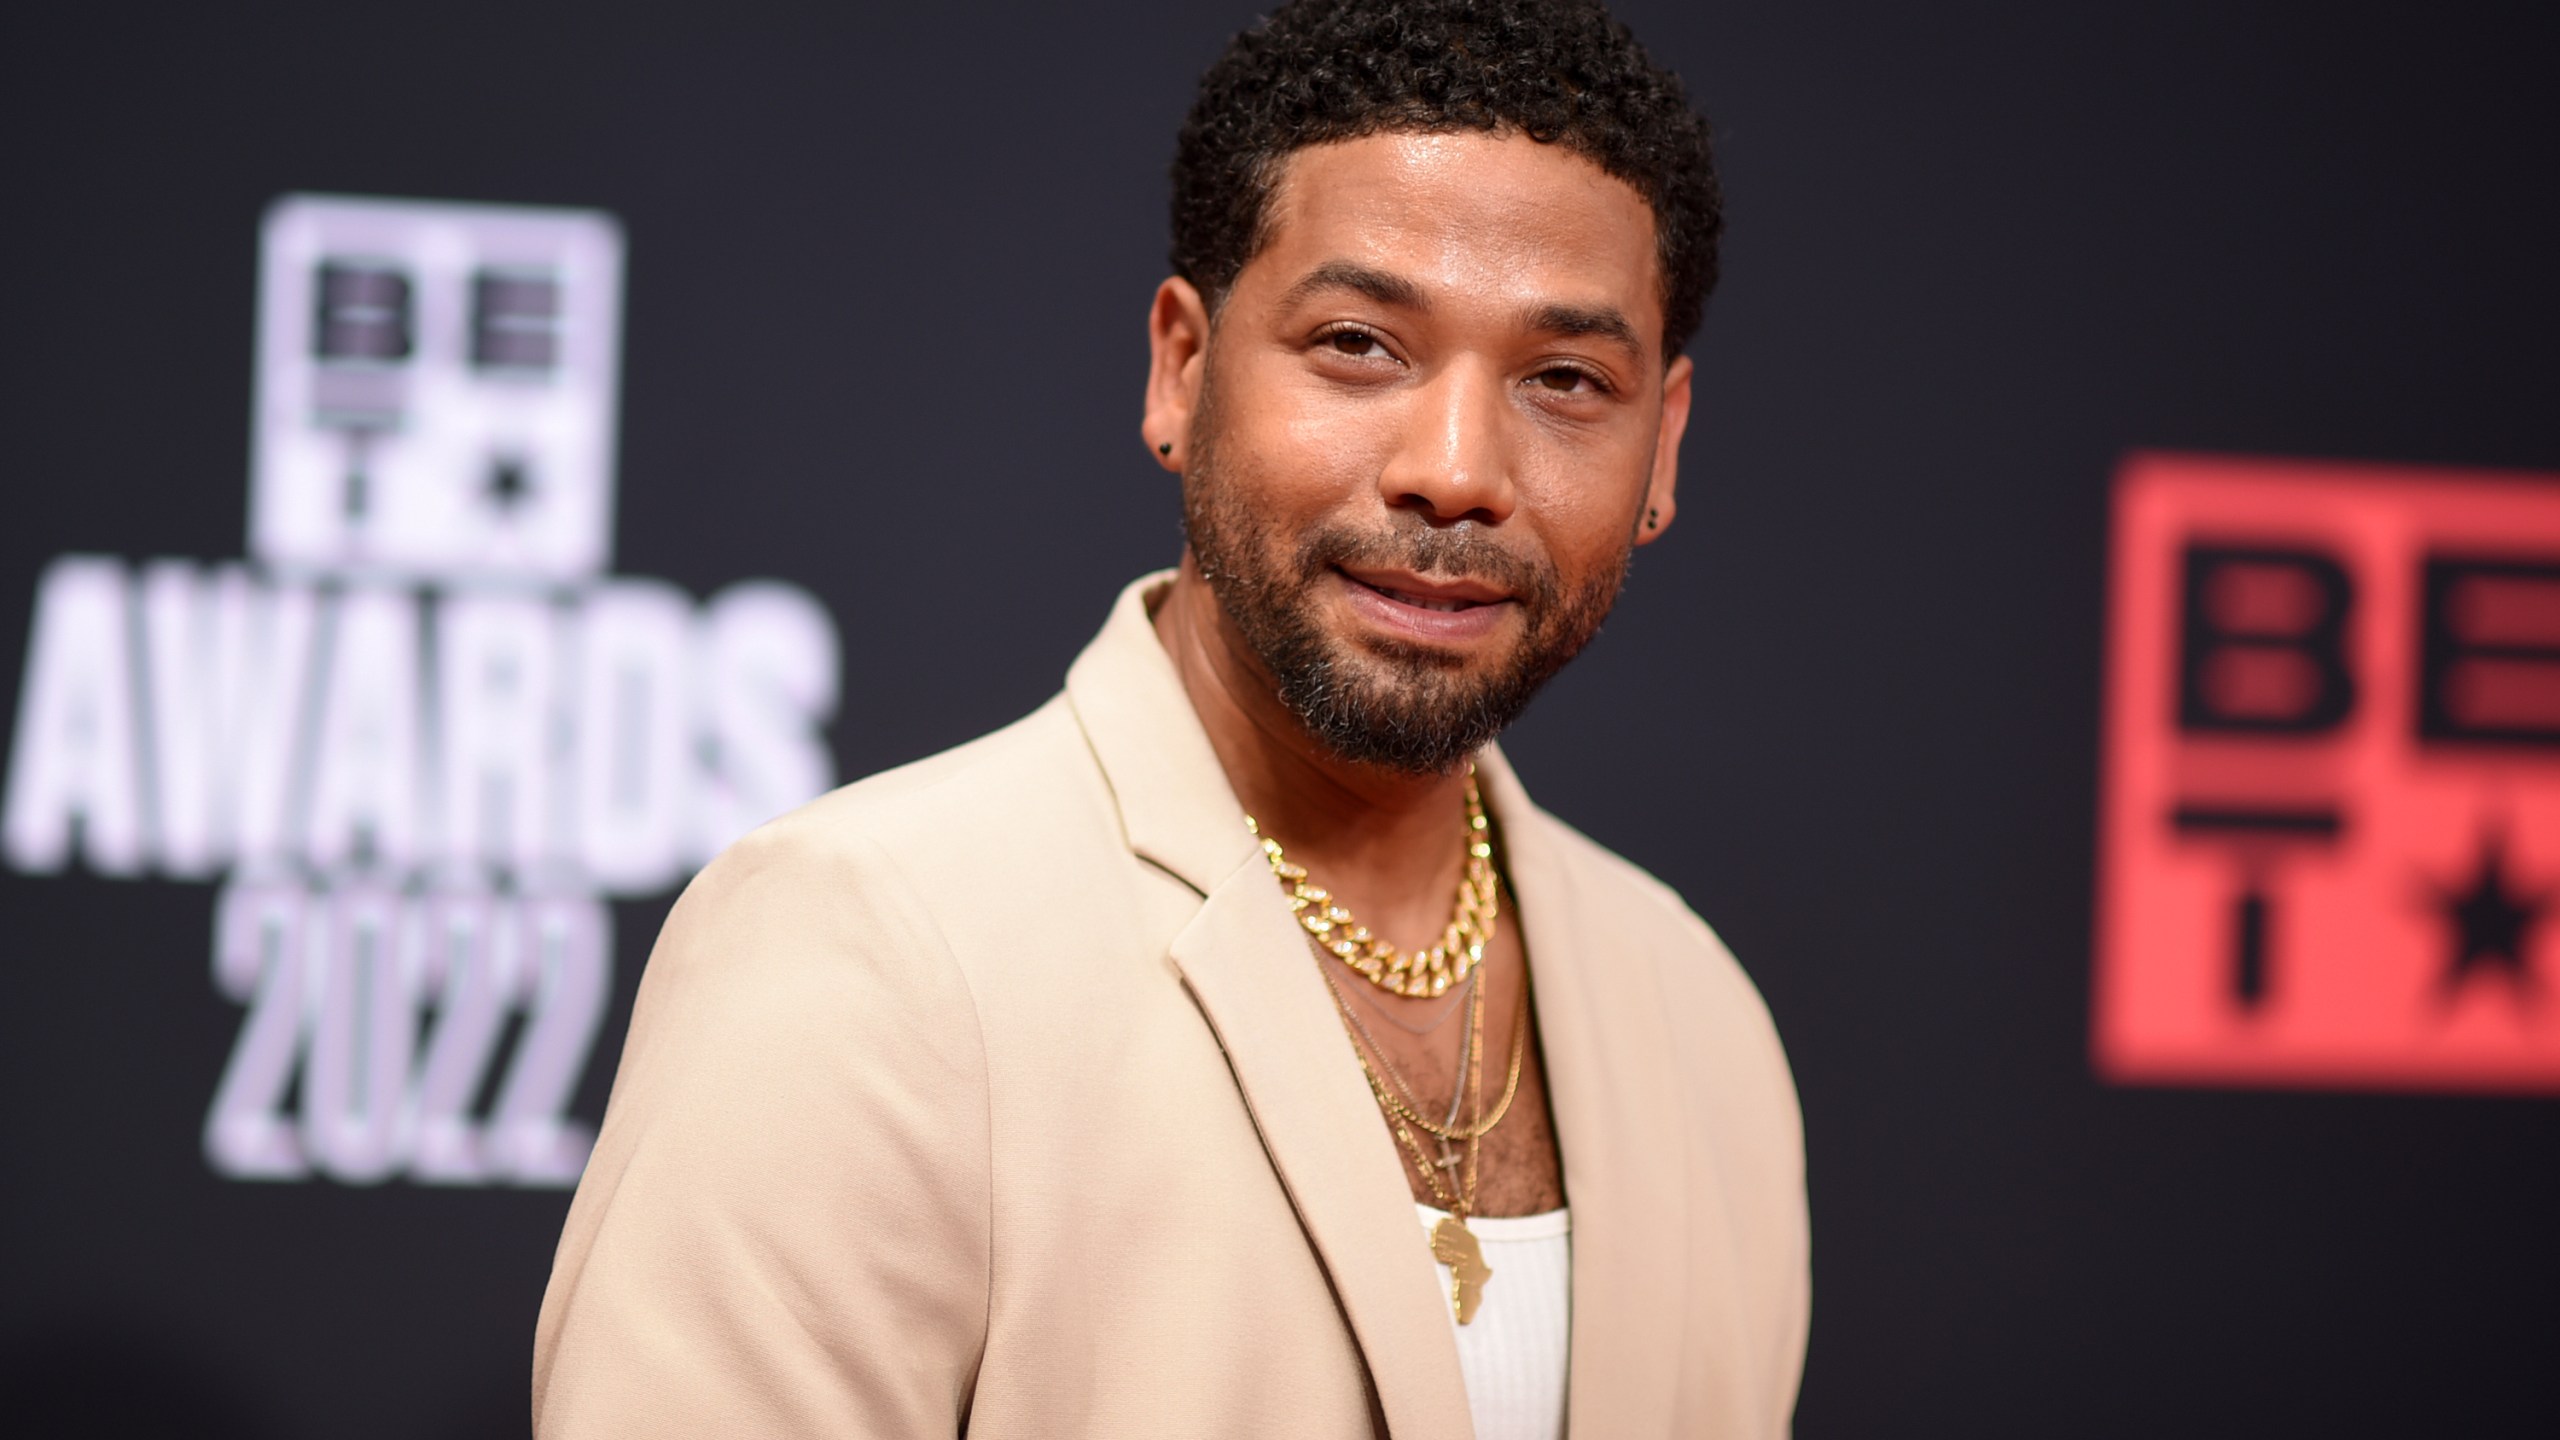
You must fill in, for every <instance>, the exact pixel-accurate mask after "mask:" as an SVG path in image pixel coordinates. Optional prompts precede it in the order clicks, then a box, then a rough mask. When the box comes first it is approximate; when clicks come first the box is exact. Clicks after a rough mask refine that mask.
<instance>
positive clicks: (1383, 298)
mask: <svg viewBox="0 0 2560 1440" xmlns="http://www.w3.org/2000/svg"><path fill="white" fill-rule="evenodd" d="M1327 290H1349V291H1352V292H1354V293H1355V294H1360V295H1366V296H1368V297H1369V298H1370V299H1372V300H1375V301H1377V302H1378V303H1379V304H1381V305H1392V306H1395V307H1396V308H1397V309H1399V310H1428V309H1430V308H1431V301H1430V300H1429V299H1428V298H1427V297H1426V296H1424V295H1423V293H1422V287H1421V286H1419V285H1416V284H1414V283H1413V282H1412V281H1410V280H1407V279H1406V278H1404V277H1403V276H1401V275H1396V274H1392V273H1390V272H1388V271H1385V270H1373V269H1371V268H1370V267H1368V266H1366V265H1359V264H1354V263H1353V262H1351V261H1349V260H1327V261H1326V262H1324V263H1323V264H1321V265H1318V266H1317V267H1316V268H1314V269H1313V270H1310V271H1308V272H1307V273H1306V274H1305V275H1303V276H1301V277H1299V279H1298V283H1297V284H1295V285H1292V286H1290V287H1289V291H1288V293H1287V294H1285V295H1283V296H1281V297H1280V303H1281V304H1282V305H1284V306H1288V305H1295V304H1297V303H1298V302H1300V301H1302V300H1305V299H1307V298H1308V297H1310V296H1313V295H1319V294H1322V293H1323V292H1325V291H1327Z"/></svg>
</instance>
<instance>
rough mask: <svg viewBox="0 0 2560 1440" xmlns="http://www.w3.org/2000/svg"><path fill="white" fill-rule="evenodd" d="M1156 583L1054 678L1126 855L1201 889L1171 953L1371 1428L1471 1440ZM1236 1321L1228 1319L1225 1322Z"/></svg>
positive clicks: (1435, 1316) (1390, 1145)
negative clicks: (1291, 1209) (1258, 1147)
mask: <svg viewBox="0 0 2560 1440" xmlns="http://www.w3.org/2000/svg"><path fill="white" fill-rule="evenodd" d="M1169 579H1170V576H1169V575H1166V574H1161V573H1160V574H1157V575H1151V576H1148V577H1146V578H1145V579H1142V580H1140V581H1138V582H1137V583H1136V584H1133V585H1131V586H1130V587H1129V588H1128V589H1126V590H1125V591H1123V592H1122V593H1121V596H1120V601H1119V604H1118V605H1116V606H1114V607H1113V609H1112V613H1111V618H1110V620H1109V621H1108V622H1107V623H1106V624H1105V625H1104V626H1103V630H1102V634H1101V635H1100V636H1099V637H1097V638H1096V639H1095V640H1094V642H1093V644H1092V645H1090V646H1089V647H1087V648H1086V650H1085V652H1084V654H1083V655H1081V656H1080V657H1078V658H1077V660H1076V663H1075V666H1074V668H1073V669H1071V670H1070V671H1069V672H1068V674H1067V698H1068V702H1069V703H1070V704H1071V705H1072V706H1073V707H1074V709H1075V711H1076V716H1077V719H1078V721H1079V722H1080V723H1081V724H1082V726H1083V727H1084V732H1085V738H1086V741H1087V743H1089V744H1090V745H1091V746H1092V747H1093V752H1094V758H1095V759H1096V761H1097V762H1098V763H1099V764H1100V766H1101V768H1102V772H1103V776H1104V778H1105V779H1106V780H1107V781H1108V782H1109V784H1110V786H1111V790H1112V793H1113V796H1114V798H1115V799H1116V800H1117V801H1118V804H1119V809H1120V820H1121V824H1122V826H1123V827H1125V829H1126V831H1127V834H1128V840H1129V848H1130V850H1131V851H1132V852H1133V853H1134V854H1136V855H1137V856H1138V857H1139V858H1140V859H1142V860H1145V861H1147V862H1148V863H1150V864H1153V865H1155V866H1156V867H1158V868H1159V869H1161V870H1163V871H1164V872H1165V873H1167V874H1169V875H1172V876H1173V877H1175V878H1176V879H1178V880H1181V881H1183V882H1184V883H1185V884H1188V885H1189V886H1191V887H1192V888H1193V889H1194V890H1197V891H1199V892H1200V893H1201V896H1202V900H1201V905H1200V909H1199V911H1198V912H1197V913H1196V914H1195V915H1194V916H1193V917H1192V919H1191V922H1190V924H1188V925H1187V926H1185V927H1184V928H1183V929H1182V931H1181V932H1180V933H1179V934H1177V935H1176V936H1175V937H1174V939H1173V942H1172V945H1171V947H1170V949H1171V954H1172V958H1173V962H1174V964H1175V966H1176V967H1177V968H1178V969H1179V970H1180V971H1181V972H1182V977H1183V982H1184V984H1185V985H1186V986H1188V987H1189V989H1190V991H1191V993H1192V995H1193V997H1194V998H1195V999H1196V1000H1197V1002H1198V1004H1199V1006H1200V1012H1201V1014H1202V1015H1203V1016H1204V1017H1206V1019H1207V1020H1208V1023H1209V1026H1210V1029H1211V1031H1212V1032H1213V1033H1215V1034H1216V1036H1217V1039H1218V1044H1219V1047H1220V1048H1221V1049H1222V1050H1224V1051H1225V1052H1226V1057H1227V1064H1228V1067H1229V1068H1230V1069H1231V1070H1232V1071H1233V1072H1234V1075H1235V1081H1236V1088H1237V1090H1238V1091H1239V1092H1240V1093H1241V1094H1242V1096H1243V1099H1244V1103H1245V1108H1246V1110H1247V1112H1248V1113H1249V1114H1250V1115H1251V1116H1252V1117H1253V1123H1254V1126H1255V1128H1256V1129H1257V1130H1258V1131H1259V1132H1260V1134H1261V1137H1262V1143H1263V1148H1264V1150H1265V1151H1266V1152H1268V1154H1269V1155H1270V1157H1271V1166H1272V1169H1273V1171H1274V1172H1275V1173H1276V1174H1277V1175H1278V1176H1279V1179H1280V1182H1281V1184H1282V1186H1283V1187H1284V1188H1285V1189H1286V1190H1287V1191H1288V1194H1289V1199H1290V1203H1291V1204H1292V1205H1293V1206H1295V1207H1296V1209H1297V1212H1298V1217H1299V1221H1300V1223H1301V1224H1302V1225H1303V1226H1304V1227H1305V1230H1306V1234H1307V1238H1308V1240H1309V1241H1310V1243H1312V1245H1313V1246H1314V1248H1315V1252H1316V1256H1317V1259H1318V1260H1319V1262H1320V1263H1322V1264H1323V1266H1324V1267H1325V1270H1326V1273H1327V1274H1328V1275H1329V1276H1330V1277H1331V1279H1332V1282H1333V1289H1334V1294H1335V1295H1336V1296H1337V1297H1338V1298H1339V1299H1340V1301H1341V1304H1342V1309H1343V1314H1344V1315H1345V1316H1346V1317H1347V1318H1348V1320H1349V1322H1350V1326H1351V1332H1352V1336H1353V1339H1354V1340H1355V1341H1356V1342H1357V1343H1358V1344H1359V1346H1360V1350H1361V1353H1362V1355H1363V1357H1364V1358H1365V1359H1366V1360H1367V1362H1368V1367H1369V1375H1370V1380H1371V1383H1372V1385H1373V1386H1374V1387H1375V1390H1376V1394H1377V1397H1378V1406H1379V1409H1380V1411H1381V1412H1382V1413H1383V1415H1384V1417H1385V1420H1386V1427H1387V1432H1388V1433H1389V1434H1390V1435H1393V1436H1395V1437H1398V1440H1408V1437H1427V1440H1440V1437H1452V1440H1472V1436H1473V1434H1474V1426H1473V1422H1472V1420H1471V1419H1470V1418H1469V1415H1468V1410H1467V1394H1466V1381H1465V1379H1464V1377H1463V1376H1462V1375H1461V1374H1460V1372H1459V1369H1458V1350H1457V1346H1456V1344H1455V1342H1453V1341H1452V1340H1451V1338H1450V1334H1449V1315H1448V1311H1447V1308H1446V1307H1447V1304H1448V1301H1447V1299H1446V1297H1445V1296H1443V1295H1442V1294H1441V1293H1440V1289H1439V1285H1438V1282H1437V1278H1436V1273H1435V1272H1434V1270H1433V1268H1432V1266H1431V1262H1430V1251H1429V1249H1428V1247H1427V1246H1426V1245H1425V1243H1424V1240H1423V1231H1422V1227H1421V1225H1420V1224H1419V1223H1418V1222H1417V1221H1416V1220H1415V1219H1414V1214H1413V1202H1412V1193H1411V1191H1409V1190H1408V1189H1407V1188H1406V1186H1405V1179H1404V1167H1403V1164H1402V1162H1400V1161H1399V1160H1397V1158H1396V1155H1395V1150H1394V1146H1395V1141H1394V1139H1393V1138H1392V1137H1390V1136H1389V1135H1388V1133H1387V1131H1386V1128H1385V1127H1384V1126H1383V1125H1382V1124H1381V1123H1380V1122H1379V1119H1378V1110H1377V1102H1376V1101H1375V1100H1374V1099H1372V1098H1371V1097H1370V1095H1369V1091H1368V1087H1367V1085H1366V1083H1365V1082H1363V1080H1362V1079H1361V1076H1360V1066H1359V1060H1358V1057H1357V1054H1356V1052H1354V1051H1353V1050H1352V1048H1351V1041H1350V1038H1349V1037H1348V1036H1346V1035H1345V1034H1344V1033H1343V1030H1342V1022H1341V1020H1340V1019H1339V1018H1338V1017H1337V1016H1336V1015H1335V1013H1334V1009H1333V1003H1332V997H1330V996H1329V995H1327V994H1326V993H1325V989H1324V983H1323V980H1322V978H1321V977H1320V975H1319V973H1318V971H1317V969H1316V965H1315V957H1314V955H1313V953H1312V952H1311V951H1310V950H1309V949H1308V948H1307V945H1306V942H1305V941H1304V940H1303V939H1302V938H1301V935H1300V931H1299V930H1298V928H1297V926H1296V925H1295V924H1294V923H1292V922H1291V920H1290V918H1289V911H1288V907H1287V906H1286V905H1285V904H1284V903H1283V902H1282V899H1281V895H1280V889H1279V886H1278V884H1277V883H1275V882H1274V881H1273V880H1272V878H1271V871H1270V869H1269V867H1268V865H1267V864H1266V863H1265V862H1264V860H1263V858H1262V851H1261V848H1260V847H1259V846H1257V845H1256V844H1255V843H1254V842H1253V838H1252V837H1251V836H1250V835H1249V834H1247V833H1246V831H1245V828H1244V810H1243V807H1242V806H1240V805H1239V804H1237V803H1236V799H1235V795H1234V792H1233V791H1232V790H1231V789H1230V788H1229V787H1228V785H1227V778H1226V772H1225V771H1224V770H1223V769H1222V768H1221V767H1220V766H1219V764H1218V758H1217V753H1216V752H1215V751H1214V750H1213V749H1211V748H1210V745H1209V737H1208V736H1207V735H1206V734H1205V733H1204V732H1203V731H1202V730H1201V728H1200V722H1199V719H1198V717H1197V716H1196V715H1195V714H1194V713H1193V712H1192V709H1191V702H1190V698H1189V697H1188V696H1186V695H1185V694H1184V693H1183V691H1182V682H1181V679H1180V677H1179V676H1177V675H1176V674H1175V673H1174V669H1173V663H1172V661H1171V660H1170V659H1168V658H1167V657H1166V655H1165V653H1164V650H1163V647H1162V646H1161V645H1159V644H1158V643H1157V641H1156V637H1155V631H1154V626H1153V624H1152V622H1151V620H1150V619H1149V616H1148V609H1149V600H1150V598H1151V596H1152V595H1153V594H1154V593H1155V592H1156V591H1157V590H1158V589H1160V588H1161V587H1162V586H1163V585H1164V584H1165V583H1167V582H1168V581H1169ZM1239 1318H1243V1317H1239Z"/></svg>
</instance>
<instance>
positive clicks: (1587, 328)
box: [1528, 304, 1644, 355]
mask: <svg viewBox="0 0 2560 1440" xmlns="http://www.w3.org/2000/svg"><path fill="white" fill-rule="evenodd" d="M1528 321H1529V328H1530V329H1532V330H1534V331H1537V332H1538V333H1539V334H1542V335H1573V336H1579V337H1583V338H1587V339H1592V340H1607V341H1610V342H1611V343H1613V344H1617V345H1621V346H1624V347H1625V348H1626V350H1627V351H1628V352H1629V353H1630V354H1635V355H1642V354H1643V353H1644V342H1643V341H1642V340H1641V339H1638V338H1637V336H1636V327H1635V326H1633V325H1631V324H1629V323H1627V317H1626V316H1625V315H1623V314H1621V313H1620V312H1619V311H1618V308H1617V307H1616V306H1614V305H1597V306H1593V305H1561V304H1559V305H1540V306H1538V307H1537V308H1535V309H1533V310H1531V311H1530V312H1529V314H1528Z"/></svg>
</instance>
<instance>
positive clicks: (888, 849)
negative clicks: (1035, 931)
mask: <svg viewBox="0 0 2560 1440" xmlns="http://www.w3.org/2000/svg"><path fill="white" fill-rule="evenodd" d="M1080 776H1082V777H1089V778H1090V779H1091V781H1092V786H1091V787H1090V788H1093V789H1095V790H1096V792H1097V793H1100V787H1099V770H1098V768H1097V766H1096V763H1095V761H1094V759H1093V752H1092V750H1091V748H1090V747H1089V746H1088V745H1087V743H1086V741H1085V736H1084V731H1083V729H1082V728H1081V727H1080V726H1078V725H1077V723H1076V719H1075V713H1074V711H1073V710H1072V709H1071V708H1069V706H1068V704H1067V701H1066V697H1065V696H1064V695H1063V694H1061V695H1058V696H1054V697H1052V698H1051V699H1050V700H1049V701H1048V703H1046V704H1044V705H1042V706H1041V707H1040V708H1039V709H1037V710H1034V711H1032V712H1031V713H1030V714H1028V715H1026V716H1024V717H1022V718H1021V719H1019V720H1016V721H1014V722H1013V723H1012V724H1010V725H1007V726H1005V727H1004V728H1003V729H1001V730H997V731H993V732H991V733H989V734H986V735H982V736H979V737H978V738H977V739H975V740H971V741H969V742H968V743H966V744H963V745H959V746H955V747H953V748H952V749H949V750H945V751H942V752H941V753H939V754H935V755H929V756H927V757H925V758H924V759H922V760H916V761H912V762H910V763H908V764H905V765H900V766H897V767H895V768H894V769H889V770H883V771H880V772H878V773H877V774H873V775H869V776H866V777H864V778H862V779H860V780H856V781H853V782H851V783H849V784H846V785H842V786H839V787H837V788H836V789H834V790H831V791H829V792H827V793H826V794H824V795H821V796H819V797H818V798H817V799H815V800H812V801H810V802H809V803H808V804H806V805H803V806H801V807H800V808H799V809H797V810H794V811H791V812H789V813H788V814H785V815H783V816H781V817H780V818H778V819H775V820H773V821H770V822H768V823H767V824H765V825H764V826H762V827H760V828H759V829H758V830H756V831H755V832H753V833H751V834H750V835H748V836H747V837H746V838H745V839H744V840H741V841H740V842H739V843H738V845H737V846H736V847H734V848H735V849H736V850H737V851H739V852H740V853H741V858H744V857H746V856H749V855H755V854H758V853H774V852H782V853H819V854H839V853H843V852H847V851H861V850H868V851H873V852H876V853H878V854H880V855H883V856H887V857H903V856H910V855H913V854H915V853H916V852H917V850H918V848H919V847H920V846H927V845H930V846H932V847H934V848H939V847H940V846H941V845H944V844H947V843H949V842H950V841H951V839H953V838H954V837H955V836H966V835H970V834H972V833H975V834H987V833H992V832H995V831H999V830H1002V829H1004V828H1006V827H1008V826H1014V825H1018V824H1020V823H1022V822H1024V821H1025V820H1026V819H1036V818H1038V817H1039V816H1041V815H1043V814H1046V813H1048V812H1049V811H1051V810H1054V809H1055V808H1056V804H1057V801H1058V799H1059V798H1060V796H1061V795H1062V792H1066V791H1071V790H1074V789H1076V788H1078V780H1079V777H1080ZM722 858H723V859H724V860H725V859H727V858H728V857H727V856H725V855H724V856H723V857H722ZM715 863H716V862H715Z"/></svg>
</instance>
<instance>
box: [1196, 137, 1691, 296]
mask: <svg viewBox="0 0 2560 1440" xmlns="http://www.w3.org/2000/svg"><path fill="white" fill-rule="evenodd" d="M1341 260H1348V261H1352V262H1354V263H1357V264H1361V265H1366V266H1372V267H1375V268H1378V269H1383V270H1389V271H1393V272H1395V273H1397V274H1399V275H1402V276H1404V277H1405V278H1407V279H1410V280H1413V281H1415V282H1417V283H1418V284H1420V285H1422V286H1423V287H1424V289H1425V290H1426V292H1446V293H1448V294H1449V295H1451V296H1454V297H1476V296H1481V297H1484V298H1487V299H1492V300H1499V301H1503V302H1506V303H1514V302H1520V301H1530V302H1535V303H1546V302H1550V301H1571V302H1578V303H1594V304H1601V303H1605V304H1610V305H1615V306H1618V307H1619V308H1621V309H1624V310H1625V311H1626V312H1627V314H1628V315H1629V317H1630V318H1632V319H1635V320H1637V321H1638V323H1639V324H1642V323H1643V322H1644V321H1646V320H1650V321H1652V323H1653V326H1656V327H1658V326H1659V325H1660V323H1661V316H1660V313H1659V309H1660V297H1661V285H1660V278H1661V261H1660V258H1659V256H1658V254H1657V252H1656V250H1655V248H1654V222H1653V209H1652V207H1651V206H1649V205H1647V204H1646V203H1645V200H1644V197H1643V196H1642V195H1639V194H1638V193H1636V190H1635V187H1634V186H1631V185H1629V184H1627V183H1626V182H1625V181H1623V180H1620V179H1618V178H1617V177H1616V176H1613V175H1611V174H1609V173H1608V172H1607V171H1605V170H1602V169H1601V168H1600V167H1599V166H1597V165H1595V164H1593V163H1592V162H1590V161H1589V160H1586V159H1584V158H1583V157H1582V156H1580V155H1578V154H1576V153H1574V152H1573V151H1571V150H1567V149H1565V148H1563V147H1562V146H1558V145H1542V144H1540V143H1538V142H1537V141H1535V140H1532V139H1530V138H1528V137H1527V136H1525V135H1521V134H1518V133H1516V132H1514V133H1510V134H1486V133H1482V132H1475V131H1465V132H1460V133H1456V134H1437V135H1433V134H1420V135H1417V134H1387V135H1368V136H1363V137H1361V138H1359V139H1356V140H1341V141H1334V142H1331V143H1328V144H1323V145H1311V146H1308V147H1307V148H1305V149H1303V150H1299V151H1296V152H1294V153H1292V154H1291V155H1290V156H1289V157H1288V158H1287V160H1286V161H1285V162H1284V163H1283V165H1282V168H1281V171H1280V177H1279V182H1278V183H1277V184H1276V185H1275V186H1274V187H1273V189H1272V194H1271V202H1270V208H1269V211H1268V213H1267V215H1266V217H1265V220H1264V231H1263V244H1262V247H1261V249H1260V250H1259V251H1257V252H1256V254H1255V257H1254V259H1253V261H1252V262H1251V263H1250V264H1248V265H1247V266H1246V267H1245V271H1246V274H1244V275H1240V276H1238V277H1237V278H1238V282H1239V284H1240V285H1241V284H1242V283H1244V282H1245V281H1246V280H1247V279H1248V277H1252V272H1254V271H1256V270H1261V271H1263V272H1264V274H1263V275H1262V276H1260V277H1252V278H1261V279H1265V280H1276V281H1277V283H1278V284H1279V285H1281V286H1286V285H1288V284H1290V283H1292V282H1293V281H1294V280H1295V279H1296V277H1297V276H1299V275H1300V274H1303V273H1304V272H1305V271H1306V270H1308V269H1311V268H1313V267H1314V266H1316V265H1321V264H1324V263H1326V262H1328V261H1341Z"/></svg>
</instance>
